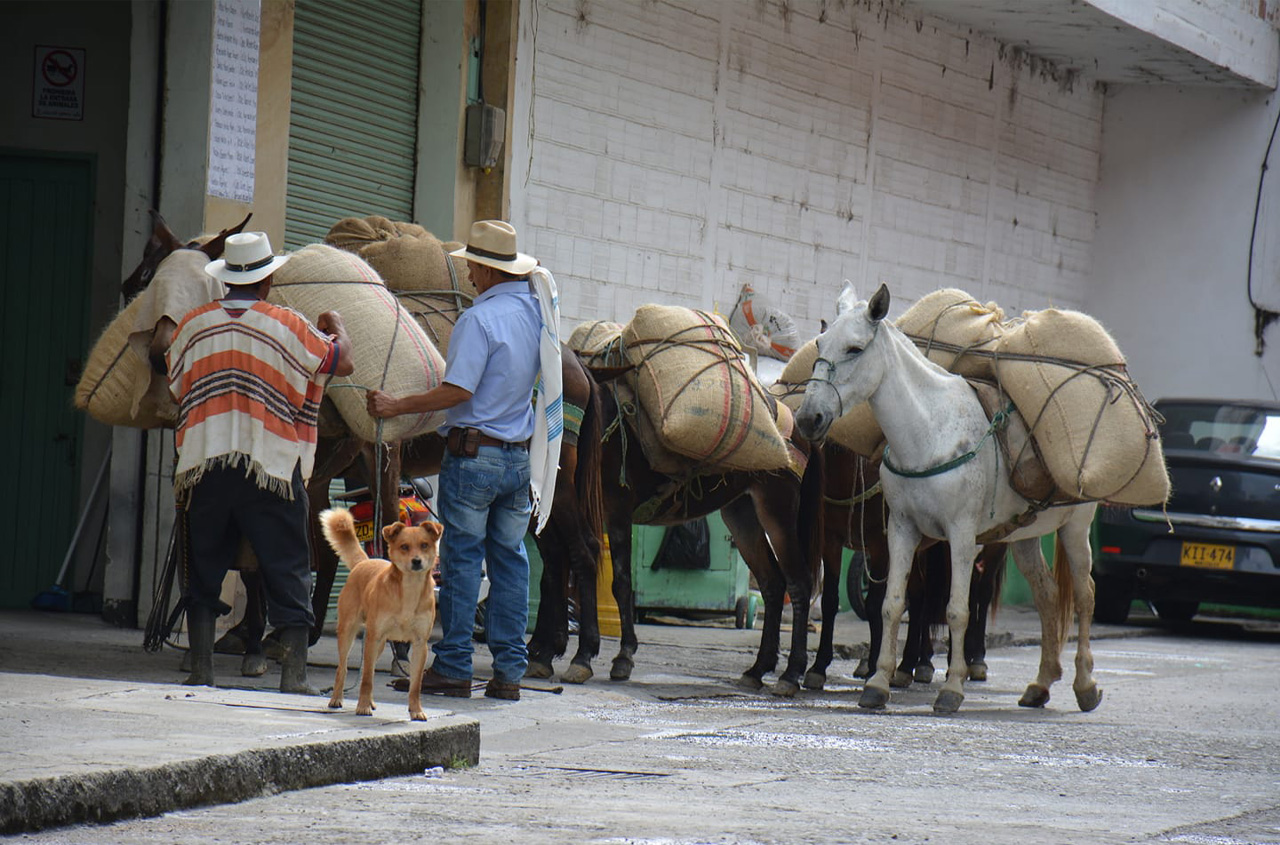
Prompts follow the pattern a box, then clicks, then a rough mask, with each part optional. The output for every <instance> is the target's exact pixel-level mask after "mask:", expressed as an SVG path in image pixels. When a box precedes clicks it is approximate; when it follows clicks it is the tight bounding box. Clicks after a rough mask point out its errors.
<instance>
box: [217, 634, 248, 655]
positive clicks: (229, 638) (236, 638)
mask: <svg viewBox="0 0 1280 845" xmlns="http://www.w3.org/2000/svg"><path fill="white" fill-rule="evenodd" d="M247 646H248V644H247V643H246V642H245V641H244V639H242V638H241V636H240V635H239V634H237V633H236V632H235V630H234V629H233V630H230V631H227V632H226V633H225V634H223V635H222V636H221V637H220V638H219V639H218V641H217V642H216V643H214V644H213V653H214V654H244V652H245V648H246V647H247Z"/></svg>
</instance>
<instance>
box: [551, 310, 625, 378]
mask: <svg viewBox="0 0 1280 845" xmlns="http://www.w3.org/2000/svg"><path fill="white" fill-rule="evenodd" d="M622 329H623V326H622V323H615V322H613V321H612V320H591V321H589V322H586V323H581V324H579V325H578V326H577V328H575V329H574V330H573V331H572V332H571V333H570V334H569V339H568V340H567V341H565V345H566V346H568V347H569V348H570V349H572V350H573V351H574V352H577V353H578V355H579V357H581V358H582V360H583V362H584V363H585V364H586V365H587V366H588V367H595V368H601V367H623V366H626V364H627V360H626V357H625V356H624V355H623V352H622Z"/></svg>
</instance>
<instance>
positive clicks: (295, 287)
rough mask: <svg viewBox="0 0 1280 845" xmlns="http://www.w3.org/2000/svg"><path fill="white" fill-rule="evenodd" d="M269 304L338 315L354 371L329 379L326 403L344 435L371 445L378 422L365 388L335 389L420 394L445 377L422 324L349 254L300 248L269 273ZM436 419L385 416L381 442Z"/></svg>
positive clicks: (311, 314)
mask: <svg viewBox="0 0 1280 845" xmlns="http://www.w3.org/2000/svg"><path fill="white" fill-rule="evenodd" d="M269 299H270V301H272V302H274V303H276V304H278V305H287V306H289V307H290V308H293V309H295V310H297V311H299V312H301V313H302V314H303V315H304V316H306V317H307V319H309V320H311V321H312V322H315V320H316V318H318V317H319V316H320V314H321V313H323V312H325V311H330V310H333V311H337V312H338V313H339V314H341V315H342V321H343V324H344V325H345V326H346V329H347V334H348V335H349V336H350V337H351V346H352V357H353V358H354V360H355V366H356V370H355V372H354V373H352V374H351V375H350V376H346V377H343V378H335V379H334V380H333V381H332V382H331V383H330V385H329V388H328V390H326V392H325V396H326V397H328V398H330V399H332V400H333V404H334V405H335V406H336V407H337V408H338V412H339V413H340V414H342V418H343V420H345V421H346V423H347V426H348V427H349V428H350V429H351V432H352V433H353V434H355V435H356V436H357V437H360V438H361V439H363V440H366V441H369V442H376V440H377V437H378V431H377V420H375V419H373V418H372V417H370V416H369V413H368V411H367V410H366V406H365V391H364V390H361V389H355V388H352V387H341V385H344V384H350V385H359V386H360V387H364V388H377V389H379V390H383V391H386V392H387V393H390V394H391V395H393V396H407V395H409V394H414V393H425V392H427V391H428V390H430V389H432V388H433V387H436V386H437V385H439V384H440V381H441V378H442V377H443V376H444V359H443V358H442V357H441V356H440V353H439V352H438V351H437V350H436V348H435V347H434V346H433V345H432V344H431V341H430V340H429V339H428V338H427V335H426V333H425V332H423V330H422V327H421V326H419V325H418V323H417V322H416V321H415V320H414V319H413V316H412V315H410V314H409V312H408V311H406V310H405V309H404V308H403V307H402V306H401V305H400V303H399V302H398V301H397V300H396V297H395V295H394V294H392V293H391V291H389V290H387V288H386V285H384V284H383V283H382V279H381V278H379V276H378V274H377V273H376V272H374V270H373V268H372V267H370V266H369V265H368V264H367V263H366V262H365V261H363V260H362V259H361V258H360V257H359V256H356V255H354V254H352V253H350V252H344V251H342V250H340V249H337V248H335V247H331V246H326V245H325V244H311V245H310V246H306V247H303V248H302V249H300V250H298V251H297V252H295V253H293V254H292V256H291V257H290V259H289V262H288V263H287V264H285V265H284V266H283V267H281V268H280V269H279V270H278V271H276V274H275V280H274V281H273V282H272V285H271V293H270V296H269ZM443 421H444V413H443V412H436V413H430V414H406V415H403V416H399V417H392V418H390V419H388V420H385V421H384V423H383V429H382V440H383V442H385V443H395V442H398V441H401V440H406V439H408V438H410V437H415V436H417V435H419V434H424V433H426V432H429V431H434V430H435V429H436V428H438V427H439V425H440V423H441V422H443Z"/></svg>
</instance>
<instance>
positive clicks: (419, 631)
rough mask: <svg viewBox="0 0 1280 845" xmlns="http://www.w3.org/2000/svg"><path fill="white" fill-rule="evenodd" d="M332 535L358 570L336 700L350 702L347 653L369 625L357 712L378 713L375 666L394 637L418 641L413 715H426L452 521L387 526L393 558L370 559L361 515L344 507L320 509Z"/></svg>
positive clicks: (351, 580)
mask: <svg viewBox="0 0 1280 845" xmlns="http://www.w3.org/2000/svg"><path fill="white" fill-rule="evenodd" d="M320 525H321V527H322V528H323V529H324V537H325V539H326V540H328V541H329V545H330V546H332V547H333V550H334V551H335V552H336V553H337V555H338V558H339V559H340V560H341V561H342V562H343V563H345V564H346V565H347V568H348V569H350V570H351V574H350V575H348V576H347V583H346V584H345V585H344V586H343V588H342V593H341V594H339V596H338V673H337V675H335V676H334V679H333V695H332V697H330V699H329V706H330V707H333V708H335V709H337V708H340V707H342V687H343V685H344V684H345V683H346V680H347V655H348V654H349V653H350V651H351V644H352V643H354V642H355V639H356V634H358V633H360V630H361V629H362V628H363V629H365V635H364V656H363V658H362V660H361V666H360V699H359V701H358V702H357V703H356V714H357V715H360V716H372V715H373V709H374V703H373V667H374V664H375V663H376V662H377V660H378V655H380V654H382V650H383V648H385V647H386V644H387V640H397V641H400V642H406V641H407V642H409V643H410V652H411V654H412V657H411V659H410V663H411V664H412V665H411V667H410V669H409V678H410V683H409V718H410V719H412V720H414V721H424V720H425V719H426V718H427V717H426V714H424V713H423V712H422V672H423V670H424V669H425V668H426V666H427V650H428V646H427V640H428V639H429V638H430V637H431V629H432V628H433V627H434V626H435V623H436V591H435V579H434V578H433V577H432V572H433V571H434V570H435V568H436V557H437V547H438V545H439V541H440V534H441V532H443V531H444V527H443V526H441V525H440V524H439V523H435V522H424V523H423V524H421V525H418V526H408V525H405V524H404V523H402V522H397V523H395V524H393V525H388V526H386V527H384V528H383V529H382V538H383V540H384V541H385V542H386V545H387V556H388V557H390V560H379V559H377V558H370V557H369V556H368V555H367V554H365V551H364V547H362V546H361V545H360V541H359V540H358V539H357V538H356V528H355V521H354V520H353V519H352V518H351V513H350V512H349V511H347V510H345V509H343V508H334V509H333V510H327V511H325V512H324V513H322V514H320Z"/></svg>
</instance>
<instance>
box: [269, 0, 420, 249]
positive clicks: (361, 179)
mask: <svg viewBox="0 0 1280 845" xmlns="http://www.w3.org/2000/svg"><path fill="white" fill-rule="evenodd" d="M420 3H421V0H379V2H377V3H365V2H356V0H298V3H297V6H296V8H295V12H294V30H293V105H292V107H291V110H290V115H289V174H288V188H287V198H286V201H285V246H286V247H288V248H290V249H296V248H298V247H300V246H303V245H305V244H309V243H316V242H318V241H321V240H323V239H324V236H325V234H326V233H327V232H328V231H329V228H330V227H331V226H332V225H333V224H334V223H335V222H337V221H338V220H340V219H341V218H343V217H351V216H358V217H363V216H366V215H369V214H381V215H384V216H386V217H389V218H391V219H392V220H412V219H413V182H414V166H415V158H416V150H417V119H418V56H419V50H420V44H419V35H420V29H421V21H422V7H421V5H420Z"/></svg>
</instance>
